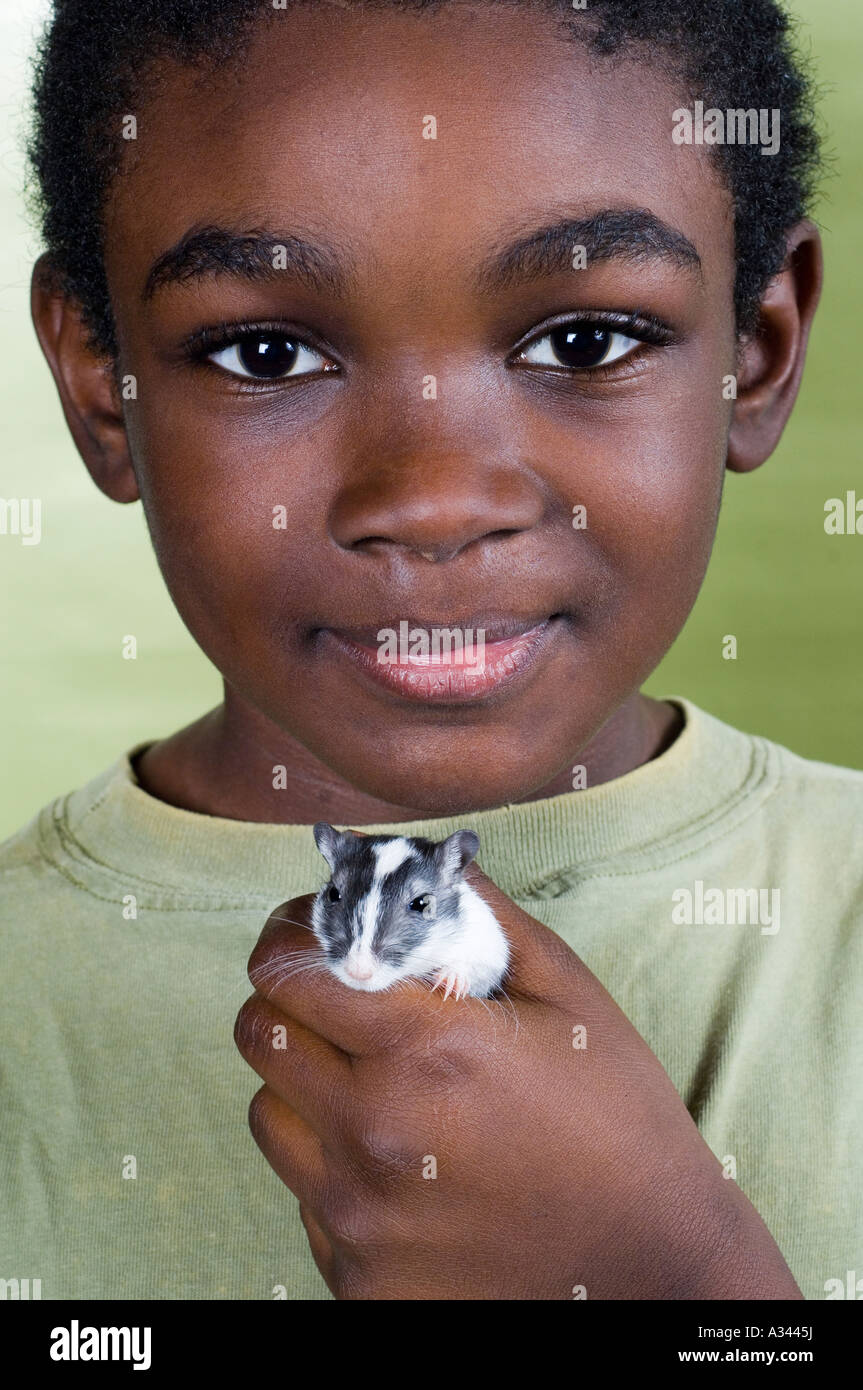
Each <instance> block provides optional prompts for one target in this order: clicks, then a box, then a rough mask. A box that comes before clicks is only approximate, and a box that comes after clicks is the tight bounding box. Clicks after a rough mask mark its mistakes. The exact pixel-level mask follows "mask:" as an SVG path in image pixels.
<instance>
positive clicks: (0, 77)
mask: <svg viewBox="0 0 863 1390" xmlns="http://www.w3.org/2000/svg"><path fill="white" fill-rule="evenodd" d="M741 8H742V11H743V14H744V15H745V5H742V6H741ZM791 8H792V9H793V12H794V13H795V14H797V15H798V16H800V18H801V20H802V22H803V26H804V46H805V47H806V48H808V49H811V52H812V54H813V56H814V59H815V63H816V68H817V71H818V74H819V81H820V84H821V87H822V92H823V95H822V120H823V123H824V125H825V127H826V130H827V135H828V142H827V143H828V152H829V154H830V156H831V170H830V174H829V176H828V178H827V179H826V181H825V185H824V190H825V191H824V195H823V197H822V200H821V204H820V207H819V211H818V220H819V222H820V223H821V226H822V229H823V231H824V236H825V243H826V254H827V283H826V289H825V297H824V300H823V302H822V307H821V309H820V311H819V316H818V319H817V321H816V327H815V332H814V336H813V340H812V344H811V349H810V356H809V363H808V367H807V371H806V375H805V377H804V383H803V389H802V394H801V398H800V400H799V403H798V405H797V408H796V410H795V412H794V415H793V416H792V420H791V423H790V425H789V428H788V429H787V431H786V433H785V437H784V439H783V441H782V444H781V445H780V447H779V449H778V451H777V452H776V454H774V456H773V458H772V459H771V460H770V461H769V463H768V464H767V465H766V466H765V467H764V468H763V469H761V470H759V471H758V472H756V473H755V474H753V475H751V476H748V477H738V476H735V475H732V476H730V477H729V479H728V483H727V486H726V492H725V501H724V506H723V514H722V519H721V522H720V527H719V535H718V540H717V545H716V550H715V553H714V557H713V561H712V565H711V569H710V571H709V574H708V578H707V581H706V583H705V587H704V589H703V591H702V593H701V596H700V598H699V600H698V603H697V605H696V607H695V610H694V612H693V614H692V616H691V618H690V620H689V623H688V624H687V626H686V628H685V630H684V632H683V634H682V635H681V637H680V638H679V639H678V641H677V643H676V644H675V646H674V648H673V650H672V651H671V652H670V654H669V655H668V656H667V658H666V659H665V661H664V662H663V664H662V666H661V667H660V668H659V670H658V671H657V672H656V673H655V675H654V676H653V678H652V679H651V681H650V683H649V685H648V687H647V688H648V690H649V691H650V692H651V693H653V694H670V693H679V694H684V695H688V696H689V697H690V698H691V699H693V700H694V701H695V702H696V703H697V704H700V705H702V706H704V707H705V708H706V709H708V710H710V711H711V712H712V713H714V714H717V715H718V716H720V717H721V718H723V719H726V720H727V721H728V722H729V723H732V724H735V725H737V726H739V727H741V728H745V729H748V730H751V731H753V732H757V733H761V734H765V735H767V736H768V737H770V738H773V739H775V740H777V741H778V742H780V743H784V744H786V745H788V746H789V747H791V748H793V749H795V750H796V751H797V752H799V753H802V754H804V755H806V756H807V757H811V758H819V759H823V760H825V761H828V762H834V763H842V764H846V765H850V766H853V767H858V768H863V720H861V707H863V701H861V674H863V659H861V653H863V605H861V601H860V599H861V574H863V536H858V537H849V536H844V537H843V536H835V537H830V536H827V535H826V534H825V532H824V503H825V501H826V500H827V499H828V498H830V497H844V495H845V493H846V491H847V490H849V489H854V490H856V492H857V494H858V496H859V497H861V498H863V468H861V464H860V444H859V437H858V436H859V426H860V409H859V405H860V399H861V394H863V384H861V383H860V381H859V379H858V378H859V373H860V370H861V365H863V355H861V352H860V347H859V339H858V336H857V335H858V333H859V332H860V325H861V321H863V315H861V297H863V280H861V276H860V273H859V254H858V240H859V229H858V225H857V219H858V214H859V212H860V209H861V207H863V197H861V194H863V142H861V138H860V137H861V130H863V121H861V107H863V84H861V82H860V78H859V73H860V69H861V66H863V6H861V5H860V3H859V0H796V3H795V4H794V5H793V6H792V7H791ZM43 11H44V6H43V5H42V4H39V3H36V0H16V5H15V13H14V14H12V15H9V14H8V13H7V14H4V15H3V17H2V18H0V91H2V92H3V93H5V96H4V97H3V100H2V107H0V358H2V363H3V371H2V374H0V393H2V419H3V426H4V440H3V450H2V473H0V477H2V483H0V495H2V496H3V497H7V498H8V497H34V496H38V497H41V498H42V506H43V535H42V542H41V544H40V545H37V546H23V545H22V544H21V542H20V539H19V538H17V537H12V536H0V592H2V593H3V601H2V602H3V610H2V611H3V631H2V634H0V662H2V669H0V700H2V703H3V725H2V727H3V759H2V785H0V837H2V836H4V835H6V834H8V833H11V832H12V831H13V830H14V829H16V828H17V827H18V826H19V825H21V824H22V823H23V822H24V821H25V820H26V819H29V817H30V816H31V815H32V814H33V813H34V812H35V811H36V810H37V809H38V808H39V807H40V806H41V805H43V804H44V803H45V802H46V801H48V800H49V799H50V798H51V797H52V796H54V795H56V794H57V793H60V792H63V791H66V790H68V789H70V788H71V787H73V786H76V785H79V784H80V783H81V782H83V781H86V780H88V779H89V778H90V777H92V776H94V775H95V774H96V773H97V772H99V771H101V770H102V769H103V768H104V767H106V766H107V765H108V764H109V763H110V762H113V760H114V759H115V758H116V757H117V756H118V755H119V754H120V752H121V751H123V750H124V749H126V748H128V747H130V746H131V745H132V744H134V743H137V742H140V741H143V740H145V739H150V738H156V737H160V736H162V735H165V734H168V733H170V732H172V731H173V730H174V729H176V728H178V727H180V726H181V725H182V724H184V723H187V722H189V721H190V720H192V719H194V718H196V717H197V716H199V715H200V714H202V713H203V712H204V711H205V710H207V709H209V708H211V707H212V706H213V705H215V704H216V703H217V702H218V700H219V698H220V682H219V678H218V675H217V673H216V671H215V670H214V668H213V667H212V666H211V665H210V664H209V662H208V661H207V660H206V658H205V657H204V656H203V655H202V654H201V653H200V652H199V651H198V649H197V647H196V646H195V644H194V643H193V641H192V639H191V637H190V636H189V635H188V633H187V632H186V630H185V628H184V627H183V625H182V624H181V622H180V620H179V618H178V617H177V615H176V613H175V611H174V609H173V606H172V604H171V601H170V599H169V598H168V595H167V593H166V591H165V588H164V585H163V583H162V579H161V576H160V575H159V572H158V569H157V566H156V563H155V560H154V558H153V554H152V551H151V548H150V543H149V539H148V536H147V531H146V527H145V524H144V519H143V513H142V511H141V508H140V505H135V506H133V507H119V506H117V505H115V504H113V503H111V502H109V501H108V500H107V499H105V498H104V497H102V495H101V494H100V493H99V492H97V490H96V488H95V487H94V486H93V484H92V483H91V482H90V480H89V478H88V476H87V474H86V472H85V469H84V466H83V464H82V463H81V461H80V460H79V458H78V455H77V452H76V451H75V448H74V446H73V444H72V442H71V438H70V436H69V434H68V432H67V430H66V426H65V423H64V420H63V417H62V413H61V411H60V407H59V404H58V402H57V397H56V393H55V390H54V386H53V383H52V381H51V378H50V375H49V372H48V368H47V366H46V365H45V362H44V360H43V358H42V356H41V353H40V351H39V348H38V344H37V342H36V338H35V335H34V333H33V330H32V327H31V325H30V319H29V309H28V280H29V271H30V266H31V264H32V261H33V259H34V258H35V256H36V255H37V254H38V251H39V249H40V248H39V243H38V238H37V236H36V233H35V232H34V231H33V230H32V229H31V228H30V227H29V226H28V224H27V221H26V218H25V214H24V210H23V207H22V202H21V196H20V190H21V184H22V157H21V152H20V147H21V141H22V126H23V118H22V111H23V109H24V92H25V88H26V84H27V80H28V71H27V62H28V55H29V54H30V52H31V51H32V42H33V35H34V33H35V32H36V29H37V27H38V23H37V20H38V15H39V14H40V13H41V12H43ZM727 633H733V634H734V635H735V636H736V637H737V640H738V659H737V660H736V661H726V660H723V657H722V639H723V637H724V635H725V634H727ZM126 634H134V635H135V637H136V638H137V641H138V658H137V660H136V661H124V660H123V659H122V658H121V655H120V652H121V643H122V639H123V637H124V636H125V635H126Z"/></svg>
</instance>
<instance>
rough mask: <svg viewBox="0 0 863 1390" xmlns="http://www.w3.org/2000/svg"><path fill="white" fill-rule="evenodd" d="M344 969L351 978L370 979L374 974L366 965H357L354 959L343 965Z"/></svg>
mask: <svg viewBox="0 0 863 1390" xmlns="http://www.w3.org/2000/svg"><path fill="white" fill-rule="evenodd" d="M345 970H346V971H347V973H348V974H349V975H350V977H351V979H352V980H370V979H371V978H372V975H373V974H374V971H373V970H371V969H370V968H369V967H368V966H365V965H358V964H357V962H356V961H350V962H349V963H348V964H347V965H345Z"/></svg>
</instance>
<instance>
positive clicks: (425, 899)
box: [411, 893, 432, 912]
mask: <svg viewBox="0 0 863 1390" xmlns="http://www.w3.org/2000/svg"><path fill="white" fill-rule="evenodd" d="M431 904H432V895H431V893H423V894H422V895H421V896H420V897H418V898H414V900H413V902H412V903H411V912H425V911H426V910H427V909H428V908H430V907H431Z"/></svg>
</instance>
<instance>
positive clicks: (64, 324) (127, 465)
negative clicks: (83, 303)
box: [30, 256, 140, 502]
mask: <svg viewBox="0 0 863 1390" xmlns="http://www.w3.org/2000/svg"><path fill="white" fill-rule="evenodd" d="M30 312H31V315H32V318H33V325H34V327H35V329H36V335H37V337H38V339H39V343H40V345H41V348H42V351H43V353H44V354H45V359H46V361H47V363H48V366H49V367H50V369H51V374H52V376H53V377H54V382H55V384H56V387H57V391H58V393H59V396H60V403H61V405H62V407H63V414H64V416H65V417H66V423H67V425H68V426H69V431H70V433H71V435H72V438H73V439H74V441H75V445H76V447H77V449H78V452H79V454H80V455H81V457H82V459H83V460H84V462H85V464H86V465H87V470H88V472H89V473H90V476H91V477H92V479H93V481H94V483H95V484H96V486H97V487H98V488H99V489H100V490H101V491H102V492H104V493H105V495H106V496H107V497H110V498H111V499H112V500H113V501H115V502H136V501H137V500H138V498H139V496H140V493H139V491H138V483H137V480H136V478H135V472H134V469H133V467H132V460H131V456H130V454H129V444H128V439H127V436H126V426H125V421H124V419H123V410H122V405H121V402H120V399H119V395H118V391H117V385H116V382H115V380H114V375H113V370H112V364H111V362H110V361H109V360H108V359H107V358H105V357H100V356H99V355H98V354H97V353H95V352H94V351H93V348H92V346H91V344H90V341H89V334H88V332H87V328H86V325H85V324H84V321H83V319H82V316H81V312H80V309H79V307H78V306H77V305H76V304H75V303H74V301H73V300H71V299H70V298H69V297H68V295H65V294H63V293H62V290H61V289H60V287H59V286H58V285H57V283H56V280H55V279H54V278H53V277H52V274H51V266H50V261H49V260H48V258H47V257H46V256H40V257H39V260H38V261H37V262H36V264H35V266H34V268H33V276H32V280H31V287H30Z"/></svg>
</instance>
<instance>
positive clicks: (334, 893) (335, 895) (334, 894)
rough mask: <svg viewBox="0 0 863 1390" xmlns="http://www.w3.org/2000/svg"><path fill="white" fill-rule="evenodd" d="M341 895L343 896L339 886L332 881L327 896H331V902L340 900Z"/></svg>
mask: <svg viewBox="0 0 863 1390" xmlns="http://www.w3.org/2000/svg"><path fill="white" fill-rule="evenodd" d="M341 896H342V895H341V893H340V892H339V890H338V888H337V887H336V885H335V884H334V883H331V884H330V887H329V891H328V892H327V897H328V898H329V900H330V902H331V903H337V902H338V901H339V899H340V897H341Z"/></svg>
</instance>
